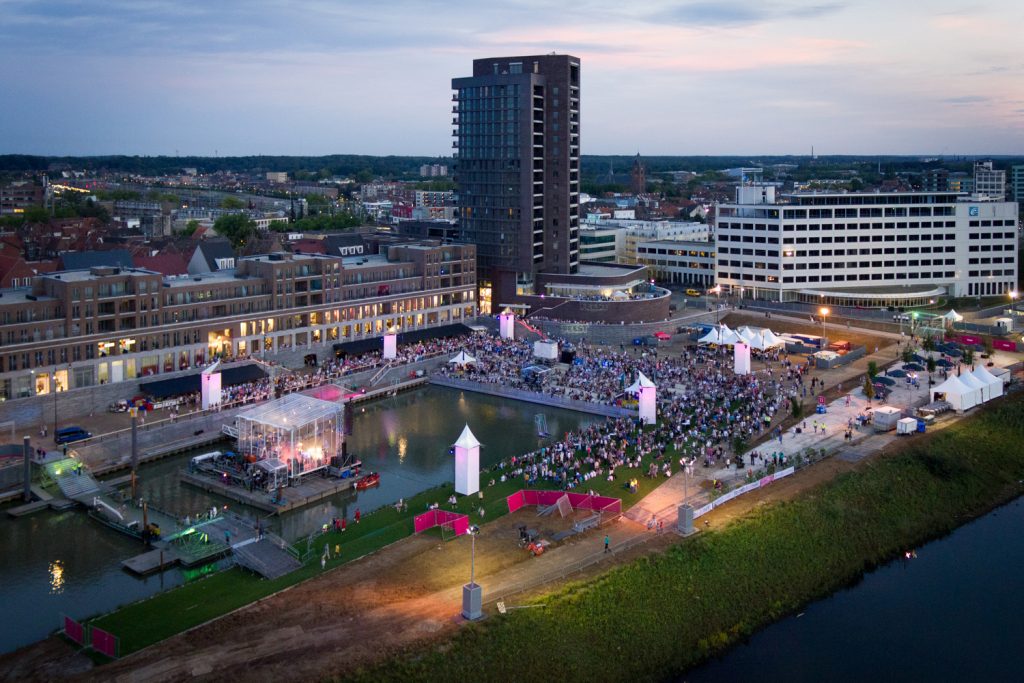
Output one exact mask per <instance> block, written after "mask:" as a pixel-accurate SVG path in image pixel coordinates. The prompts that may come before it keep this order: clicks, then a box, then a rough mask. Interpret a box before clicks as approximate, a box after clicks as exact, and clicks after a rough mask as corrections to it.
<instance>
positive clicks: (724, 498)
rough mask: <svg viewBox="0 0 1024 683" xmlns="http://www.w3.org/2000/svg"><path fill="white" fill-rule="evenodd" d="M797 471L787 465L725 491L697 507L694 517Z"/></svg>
mask: <svg viewBox="0 0 1024 683" xmlns="http://www.w3.org/2000/svg"><path fill="white" fill-rule="evenodd" d="M795 471H796V468H795V467H787V468H786V469H784V470H779V471H778V472H776V473H775V474H769V475H768V476H766V477H761V478H760V479H758V480H757V481H752V482H750V483H749V484H744V485H743V486H740V487H739V488H736V489H733V490H732V491H729V492H728V493H725V494H723V495H721V496H719V497H718V498H716V499H715V500H713V501H711V502H710V503H708V504H707V505H703V506H701V507H699V508H697V509H695V510H694V511H693V518H694V519H696V518H698V517H700V516H701V515H706V514H707V513H709V512H711V511H712V510H714V509H715V508H716V507H718V506H719V505H725V504H726V503H728V502H729V501H730V500H732V499H733V498H738V497H739V496H742V495H743V494H744V493H749V492H750V491H756V490H757V489H760V488H764V487H765V486H768V485H769V484H771V483H772V482H773V481H775V480H776V479H782V478H783V477H788V476H789V475H791V474H793V472H795Z"/></svg>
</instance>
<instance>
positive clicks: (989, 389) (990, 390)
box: [972, 365, 1003, 399]
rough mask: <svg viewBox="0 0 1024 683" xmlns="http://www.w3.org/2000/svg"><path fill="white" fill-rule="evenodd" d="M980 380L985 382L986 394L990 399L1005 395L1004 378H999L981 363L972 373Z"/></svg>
mask: <svg viewBox="0 0 1024 683" xmlns="http://www.w3.org/2000/svg"><path fill="white" fill-rule="evenodd" d="M972 374H973V375H974V376H975V377H977V378H978V379H979V380H981V381H982V382H984V384H985V396H987V397H988V398H989V399H993V398H997V397H999V396H1002V395H1003V380H1001V379H999V378H998V377H996V376H995V375H993V374H992V373H991V372H989V371H988V369H987V368H985V366H983V365H979V366H978V368H977V369H976V370H975V371H974V372H973V373H972Z"/></svg>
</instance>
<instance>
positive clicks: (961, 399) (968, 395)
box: [932, 375, 980, 411]
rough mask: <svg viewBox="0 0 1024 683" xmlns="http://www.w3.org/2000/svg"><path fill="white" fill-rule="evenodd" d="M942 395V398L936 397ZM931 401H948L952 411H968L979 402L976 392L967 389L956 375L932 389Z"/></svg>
mask: <svg viewBox="0 0 1024 683" xmlns="http://www.w3.org/2000/svg"><path fill="white" fill-rule="evenodd" d="M938 394H942V396H938ZM932 400H933V401H948V402H949V404H950V405H951V406H953V409H954V410H961V411H962V410H969V409H970V408H973V407H974V406H976V405H978V403H979V402H980V400H979V398H978V390H977V389H972V388H970V387H968V386H967V385H966V384H964V383H963V382H961V381H960V378H958V377H957V376H956V375H950V376H949V379H947V380H946V381H945V382H943V383H942V384H940V385H939V386H937V387H935V388H933V389H932Z"/></svg>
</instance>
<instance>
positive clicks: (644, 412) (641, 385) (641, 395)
mask: <svg viewBox="0 0 1024 683" xmlns="http://www.w3.org/2000/svg"><path fill="white" fill-rule="evenodd" d="M637 375H638V376H637V378H636V381H635V382H633V384H631V385H630V386H628V387H626V392H627V393H630V394H636V395H637V403H638V404H639V408H640V411H639V417H640V421H641V422H643V423H644V424H649V425H652V424H654V423H655V422H656V421H657V392H658V387H656V386H655V385H654V382H652V381H651V380H650V379H648V377H647V375H645V374H644V373H642V372H638V373H637Z"/></svg>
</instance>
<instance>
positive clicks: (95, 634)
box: [90, 626, 117, 659]
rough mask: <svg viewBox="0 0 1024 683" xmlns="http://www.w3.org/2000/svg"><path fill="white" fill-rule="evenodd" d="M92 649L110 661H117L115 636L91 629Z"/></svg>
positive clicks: (98, 629) (101, 630)
mask: <svg viewBox="0 0 1024 683" xmlns="http://www.w3.org/2000/svg"><path fill="white" fill-rule="evenodd" d="M90 635H91V636H92V638H91V640H92V649H94V650H96V652H99V653H100V654H102V655H106V656H108V657H110V658H111V659H117V636H115V635H114V634H113V633H109V632H107V631H104V630H103V629H101V628H96V627H95V626H93V627H92V631H91V634H90Z"/></svg>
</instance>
